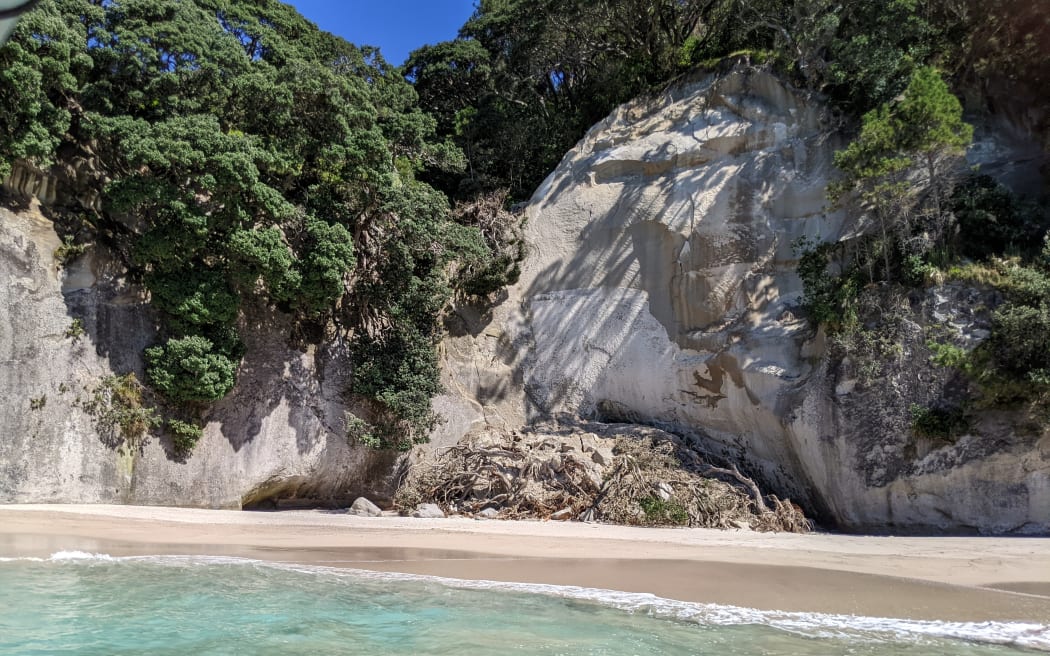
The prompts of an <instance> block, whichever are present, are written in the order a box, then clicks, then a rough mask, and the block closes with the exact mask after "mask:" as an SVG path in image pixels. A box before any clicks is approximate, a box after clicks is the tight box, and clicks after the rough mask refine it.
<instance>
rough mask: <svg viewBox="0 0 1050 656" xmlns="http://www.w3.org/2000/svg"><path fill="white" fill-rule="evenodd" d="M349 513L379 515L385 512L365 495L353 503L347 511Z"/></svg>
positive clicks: (359, 515) (366, 515) (365, 515)
mask: <svg viewBox="0 0 1050 656" xmlns="http://www.w3.org/2000/svg"><path fill="white" fill-rule="evenodd" d="M346 512H347V514H348V515H356V516H358V517H379V516H380V515H382V514H383V511H382V509H380V507H379V506H377V505H375V504H374V503H372V502H371V501H369V500H368V499H366V498H364V497H358V498H357V499H355V500H354V503H353V505H351V506H350V509H349V510H347V511H346Z"/></svg>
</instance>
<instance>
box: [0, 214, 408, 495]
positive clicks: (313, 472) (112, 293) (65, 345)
mask: <svg viewBox="0 0 1050 656" xmlns="http://www.w3.org/2000/svg"><path fill="white" fill-rule="evenodd" d="M59 245H60V241H59V239H58V237H57V235H56V234H55V232H54V229H53V227H52V225H51V223H50V221H48V220H47V219H45V218H44V216H43V215H42V214H40V212H39V211H38V209H37V207H36V205H35V204H34V205H33V207H30V208H23V210H22V211H18V212H11V211H7V210H2V209H0V280H2V281H3V284H0V307H2V308H3V312H0V399H3V401H2V403H0V503H18V502H54V503H62V502H76V503H135V504H156V505H161V504H163V505H182V506H201V507H234V508H236V507H240V506H241V505H242V503H252V502H254V501H260V500H265V499H268V498H271V497H273V496H276V495H278V494H280V495H282V496H286V497H298V498H306V499H314V500H321V501H324V500H331V501H333V502H339V501H344V505H345V503H348V502H349V501H350V500H352V499H354V498H355V497H356V496H358V495H360V494H369V495H370V496H372V498H384V497H389V495H390V490H389V489H388V488H387V486H388V482H389V481H388V479H389V473H390V470H391V464H392V463H391V457H390V456H384V455H379V454H376V453H374V452H370V451H368V450H366V449H355V448H351V447H350V446H348V445H347V442H346V439H345V437H344V435H345V429H344V426H343V421H344V420H343V417H344V414H343V413H344V410H345V409H344V407H343V404H342V396H341V395H342V390H343V384H344V381H343V380H342V379H341V375H342V374H341V372H343V371H346V368H345V367H344V366H342V363H340V362H339V361H338V359H337V358H335V357H334V356H333V355H332V354H330V353H328V352H327V351H325V350H324V349H308V350H306V351H305V352H304V351H300V350H297V349H295V348H292V347H290V346H289V345H288V344H287V343H286V342H287V339H286V337H284V335H287V331H286V330H284V332H283V334H282V329H283V328H286V326H284V325H283V323H282V321H283V320H282V318H281V316H279V315H277V314H276V313H274V314H267V312H266V311H265V310H263V309H259V310H256V311H253V312H249V313H247V314H248V315H249V318H247V319H245V321H247V322H248V323H249V324H252V325H249V326H246V328H247V329H246V330H243V331H242V333H243V334H244V335H246V341H247V347H248V355H247V356H246V358H245V361H244V363H243V364H242V366H241V370H240V372H239V378H238V386H237V387H236V389H235V390H234V391H233V393H232V394H231V395H230V396H229V397H227V398H226V399H224V400H223V401H222V402H220V403H219V404H217V405H216V406H215V407H214V408H213V409H212V410H211V412H210V413H209V415H208V416H207V417H206V418H205V419H206V422H207V423H206V428H205V435H204V437H203V438H202V439H201V441H200V443H199V444H198V445H197V447H196V449H195V450H194V452H193V454H192V455H191V456H190V457H189V458H188V459H186V460H185V462H180V461H178V460H177V459H175V458H173V457H172V454H171V445H170V442H168V441H167V438H163V437H153V438H151V439H149V440H148V441H147V442H146V443H145V445H144V446H142V448H126V447H124V446H113V445H108V444H106V443H105V441H104V440H103V438H102V437H100V435H99V432H98V430H97V427H96V424H95V419H94V417H93V416H92V415H91V414H90V413H88V412H86V411H85V410H84V408H83V401H85V400H87V398H88V397H89V396H90V394H91V390H93V389H94V388H95V387H96V386H97V385H98V383H99V381H101V380H102V379H103V378H105V377H106V376H110V375H114V374H124V373H127V372H135V373H137V374H138V375H139V376H140V378H141V377H142V374H143V372H142V366H143V365H142V361H141V354H142V351H143V349H144V348H145V347H146V346H149V345H150V344H152V343H153V342H154V341H155V339H156V327H155V318H154V317H153V316H152V314H151V313H150V311H149V308H148V305H147V304H146V302H145V300H146V299H145V298H144V296H143V293H142V291H141V290H140V289H138V288H137V287H136V286H135V285H132V284H129V283H128V281H126V280H125V279H124V278H123V276H124V272H123V269H122V268H121V267H120V266H119V265H118V264H117V263H116V262H114V261H112V259H110V258H108V257H107V255H106V252H105V249H103V248H101V247H93V248H91V249H89V251H88V252H87V253H86V254H85V255H83V256H82V257H80V258H78V259H77V260H75V261H73V262H71V263H69V264H68V265H67V266H65V267H61V268H60V267H59V266H57V263H56V261H55V259H54V256H53V253H54V251H55V249H56V248H57V247H58V246H59ZM75 319H76V320H79V322H80V325H81V326H82V327H83V329H84V333H83V335H81V336H79V337H77V338H75V339H74V337H73V334H74V333H75V332H76V331H70V330H69V329H70V327H71V325H72V324H73V321H74V320H75ZM67 333H68V334H67Z"/></svg>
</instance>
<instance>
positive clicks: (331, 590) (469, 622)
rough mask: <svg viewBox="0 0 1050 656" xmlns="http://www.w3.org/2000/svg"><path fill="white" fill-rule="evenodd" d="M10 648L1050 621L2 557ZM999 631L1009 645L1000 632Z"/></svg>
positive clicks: (256, 568)
mask: <svg viewBox="0 0 1050 656" xmlns="http://www.w3.org/2000/svg"><path fill="white" fill-rule="evenodd" d="M0 607H2V612H0V654H2V655H5V656H6V655H8V654H17V655H18V656H31V655H33V654H78V655H81V654H82V655H93V654H98V655H107V656H109V655H120V654H154V655H166V654H192V655H194V656H198V655H199V656H204V655H216V656H218V655H226V654H259V655H277V654H282V655H283V654H384V655H385V654H457V655H460V656H462V655H467V654H567V655H568V654H603V655H607V656H621V655H627V654H666V655H674V654H712V655H718V656H735V655H740V656H744V655H746V656H757V655H773V654H785V655H786V654H791V655H793V656H818V655H819V656H822V655H832V654H835V655H844V654H849V655H851V656H890V655H893V656H897V655H912V654H914V655H919V654H922V655H924V656H935V655H938V654H945V655H946V654H953V655H967V656H968V655H973V656H978V655H980V656H985V655H987V656H992V655H996V654H1018V653H1025V652H1027V651H1028V649H1027V648H1040V649H1050V627H1045V626H1037V625H1022V624H1005V623H982V624H963V623H937V622H908V621H894V620H878V619H872V618H867V619H866V618H855V617H848V616H831V615H814V614H803V613H771V612H760V611H754V610H748V609H741V608H733V607H727V606H715V605H709V604H689V603H684V602H675V601H670V600H663V599H659V598H657V597H652V596H649V595H639V594H627V593H615V592H609V591H600V590H589V589H584V588H561V587H555V586H529V585H523V584H496V583H486V582H461V581H452V580H446V579H435V578H428V577H417V576H408V575H396V574H394V575H390V574H377V573H370V572H361V571H355V570H337V569H330V568H324V567H307V566H291V565H280V564H268V563H263V562H259V561H252V560H243V559H232V558H202V557H180V556H157V557H132V558H110V557H108V556H102V555H91V554H84V553H80V552H62V553H58V554H55V555H53V556H52V557H51V558H49V559H6V560H5V559H0ZM996 643H999V644H996Z"/></svg>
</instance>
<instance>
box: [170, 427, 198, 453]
mask: <svg viewBox="0 0 1050 656" xmlns="http://www.w3.org/2000/svg"><path fill="white" fill-rule="evenodd" d="M164 423H165V426H166V427H167V429H168V434H169V435H171V443H172V446H173V447H174V448H175V451H176V452H177V453H180V454H187V453H189V452H190V451H193V447H195V446H197V442H199V441H200V439H201V438H202V437H204V429H203V428H202V427H200V426H198V425H196V424H191V423H189V422H186V421H182V420H181V419H169V420H167V421H166V422H164Z"/></svg>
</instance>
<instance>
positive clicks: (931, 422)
mask: <svg viewBox="0 0 1050 656" xmlns="http://www.w3.org/2000/svg"><path fill="white" fill-rule="evenodd" d="M908 411H909V413H910V414H911V429H912V431H913V432H914V433H915V434H916V435H918V436H919V437H928V438H933V439H941V440H950V441H954V440H956V439H958V438H959V437H960V436H962V435H965V434H966V432H967V431H969V430H970V428H971V422H970V418H969V417H968V416H967V413H966V411H965V409H963V408H942V407H925V406H921V405H918V404H915V403H913V404H912V405H911V406H910V407H909V409H908Z"/></svg>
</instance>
